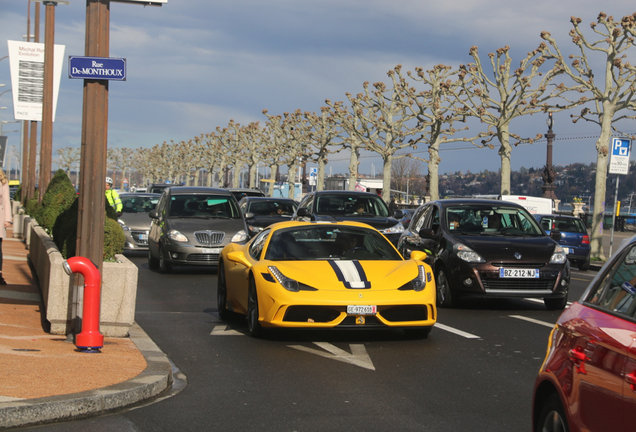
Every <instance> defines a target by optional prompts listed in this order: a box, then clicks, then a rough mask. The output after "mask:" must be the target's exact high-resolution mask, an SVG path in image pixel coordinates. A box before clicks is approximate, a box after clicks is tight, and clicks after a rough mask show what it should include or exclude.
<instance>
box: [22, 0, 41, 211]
mask: <svg viewBox="0 0 636 432" xmlns="http://www.w3.org/2000/svg"><path fill="white" fill-rule="evenodd" d="M33 34H34V38H33V41H34V42H36V43H38V42H40V3H36V4H35V20H34V22H33ZM30 124H31V131H30V132H29V141H30V142H29V149H28V153H27V155H25V159H27V162H28V169H27V171H26V172H27V175H28V177H27V185H26V199H25V201H24V203H25V204H26V203H27V202H28V201H29V200H30V199H33V198H34V197H35V183H36V180H37V177H36V174H35V165H36V160H37V154H38V153H37V148H38V142H37V140H38V122H37V121H34V120H31V121H30Z"/></svg>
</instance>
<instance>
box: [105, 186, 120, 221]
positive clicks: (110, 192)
mask: <svg viewBox="0 0 636 432" xmlns="http://www.w3.org/2000/svg"><path fill="white" fill-rule="evenodd" d="M106 199H107V200H108V204H110V206H111V207H112V208H113V209H115V213H116V214H117V217H119V216H121V211H122V209H123V208H124V206H123V205H122V203H121V198H119V194H118V193H117V191H116V190H114V189H113V179H112V178H110V177H106Z"/></svg>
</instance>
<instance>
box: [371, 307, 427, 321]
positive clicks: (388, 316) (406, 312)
mask: <svg viewBox="0 0 636 432" xmlns="http://www.w3.org/2000/svg"><path fill="white" fill-rule="evenodd" d="M379 313H380V315H381V316H382V318H384V319H385V320H387V321H393V322H404V321H425V320H427V319H428V308H427V307H426V306H424V305H403V306H391V307H388V308H386V309H384V308H381V309H380V311H379Z"/></svg>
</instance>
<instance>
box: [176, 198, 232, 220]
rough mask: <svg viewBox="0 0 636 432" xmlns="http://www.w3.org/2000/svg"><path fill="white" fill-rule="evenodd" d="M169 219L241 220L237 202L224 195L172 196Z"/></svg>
mask: <svg viewBox="0 0 636 432" xmlns="http://www.w3.org/2000/svg"><path fill="white" fill-rule="evenodd" d="M168 215H169V217H185V218H187V217H192V218H199V217H200V218H222V219H224V218H228V219H240V218H241V212H240V211H239V208H238V205H237V203H236V200H234V198H232V197H230V196H224V195H172V196H171V197H170V212H169V214H168Z"/></svg>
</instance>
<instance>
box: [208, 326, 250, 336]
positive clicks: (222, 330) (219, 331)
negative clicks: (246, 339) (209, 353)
mask: <svg viewBox="0 0 636 432" xmlns="http://www.w3.org/2000/svg"><path fill="white" fill-rule="evenodd" d="M226 329H227V326H225V325H218V326H214V328H213V329H212V333H210V336H245V335H244V334H243V333H241V332H237V331H236V330H226Z"/></svg>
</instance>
